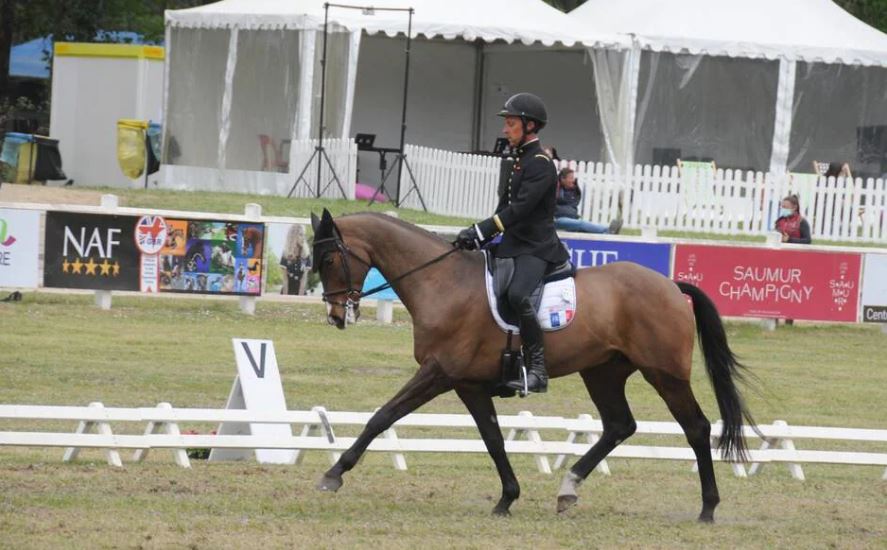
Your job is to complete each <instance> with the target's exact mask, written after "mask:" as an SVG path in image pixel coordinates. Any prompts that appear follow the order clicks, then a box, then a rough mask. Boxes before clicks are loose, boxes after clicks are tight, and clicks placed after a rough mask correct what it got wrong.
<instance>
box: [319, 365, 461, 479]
mask: <svg viewBox="0 0 887 550" xmlns="http://www.w3.org/2000/svg"><path fill="white" fill-rule="evenodd" d="M451 389H453V381H452V380H451V379H450V378H449V377H448V376H446V375H445V374H444V373H443V371H442V370H441V369H440V367H439V366H438V365H437V364H436V363H434V362H431V361H428V362H425V363H423V364H422V366H421V367H420V368H419V370H418V372H416V374H415V375H414V376H413V378H411V379H410V381H409V382H407V383H406V385H404V387H403V388H401V389H400V391H398V392H397V394H396V395H395V396H394V397H393V398H391V400H390V401H388V403H385V405H383V406H382V408H380V409H379V410H378V411H376V413H375V414H374V415H373V416H372V418H370V421H369V422H367V425H366V426H365V427H364V429H363V431H362V432H361V433H360V435H359V436H358V438H357V439H356V440H355V441H354V444H352V445H351V447H350V448H349V449H348V450H347V451H345V452H344V453H342V456H341V457H339V460H338V461H336V464H335V465H334V466H333V467H332V468H330V469H329V470H327V472H326V473H325V474H324V475H323V478H321V480H320V482H318V484H317V488H318V489H320V490H321V491H337V490H338V489H339V487H341V486H342V474H344V473H345V472H347V471H349V470H351V469H352V468H354V466H355V465H356V464H357V462H358V460H360V457H361V455H363V453H364V452H365V451H366V449H367V447H369V445H370V443H371V442H372V441H373V439H375V438H376V436H377V435H379V434H380V433H382V432H384V431H385V430H387V429H388V428H390V427H391V425H392V424H394V423H395V422H397V421H398V420H400V419H401V418H403V417H404V416H406V415H408V414H409V413H411V412H413V411H415V410H416V409H418V408H419V407H421V406H422V405H424V404H425V403H427V402H429V401H431V400H432V399H434V398H435V397H437V396H438V395H440V394H442V393H444V392H447V391H450V390H451Z"/></svg>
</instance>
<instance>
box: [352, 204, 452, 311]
mask: <svg viewBox="0 0 887 550" xmlns="http://www.w3.org/2000/svg"><path fill="white" fill-rule="evenodd" d="M367 220H368V221H367V223H362V224H360V227H359V228H358V227H355V229H354V231H355V235H356V237H357V238H358V239H359V240H360V241H362V242H363V245H364V246H366V247H367V251H368V253H369V254H370V257H371V259H372V262H373V264H374V265H375V266H376V267H377V268H378V269H379V271H380V272H381V273H382V275H383V276H384V277H385V280H386V281H392V280H394V279H396V278H397V277H400V276H401V275H403V274H404V273H407V272H408V271H411V270H413V269H415V268H417V267H419V266H421V265H422V264H424V263H426V262H430V261H431V260H433V259H435V258H437V257H439V256H440V255H442V254H445V253H446V252H447V251H448V250H449V245H447V243H445V242H442V241H441V240H439V239H436V238H434V237H432V236H430V235H427V234H425V233H423V232H422V231H421V230H418V229H415V230H412V229H411V228H409V227H407V226H404V225H401V224H399V223H397V222H395V221H388V220H385V219H381V218H376V217H368V218H367ZM355 225H357V224H355ZM443 265H445V263H443V264H433V265H431V266H428V267H427V268H425V269H422V270H420V271H417V272H416V273H414V274H411V275H409V276H408V277H406V278H405V279H404V280H402V281H395V282H394V283H393V284H392V288H394V290H395V292H397V295H398V297H399V298H400V300H401V301H402V302H403V304H404V306H405V307H406V308H407V310H409V311H410V312H413V306H414V304H416V303H418V301H419V296H421V295H422V294H423V293H426V292H435V291H436V290H437V289H436V288H432V287H433V286H434V285H435V284H437V283H436V281H437V280H438V278H437V277H430V275H431V274H432V273H433V272H434V271H435V270H436V269H440V268H441V267H442V266H443ZM444 269H446V268H444Z"/></svg>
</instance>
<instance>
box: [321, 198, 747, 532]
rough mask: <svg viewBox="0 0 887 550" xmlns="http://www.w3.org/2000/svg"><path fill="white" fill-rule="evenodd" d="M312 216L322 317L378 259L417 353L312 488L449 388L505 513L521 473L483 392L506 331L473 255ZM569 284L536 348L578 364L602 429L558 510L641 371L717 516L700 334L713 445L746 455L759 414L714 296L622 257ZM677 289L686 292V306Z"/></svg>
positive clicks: (338, 307) (341, 321)
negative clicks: (407, 373) (566, 315)
mask: <svg viewBox="0 0 887 550" xmlns="http://www.w3.org/2000/svg"><path fill="white" fill-rule="evenodd" d="M311 222H312V225H313V227H314V242H313V252H314V259H315V262H314V266H315V267H314V269H315V270H318V271H319V274H320V280H321V283H322V284H323V288H324V293H323V296H324V301H325V302H326V303H327V310H328V311H327V320H328V322H329V323H330V324H332V325H335V326H336V327H338V328H339V329H344V328H346V326H347V324H348V322H349V318H351V317H353V318H354V320H356V318H357V317H359V315H360V309H359V308H360V298H361V296H362V293H361V290H360V289H361V288H362V286H363V281H364V278H365V276H366V274H367V271H368V270H369V269H370V267H371V266H372V267H376V268H378V269H379V271H380V272H381V273H382V274H383V275H384V276H385V279H386V280H387V281H389V282H390V283H391V285H392V287H393V288H394V290H395V291H396V292H397V295H398V296H399V297H400V299H401V301H402V302H403V304H404V306H406V308H407V310H408V311H409V313H410V315H411V317H412V322H413V355H414V357H415V359H416V361H417V362H418V364H419V369H418V371H417V372H416V373H415V375H414V376H413V378H412V379H411V380H409V381H408V382H407V383H406V385H404V386H403V388H401V389H400V391H398V392H397V394H396V395H395V396H394V397H393V398H392V399H391V400H390V401H388V402H387V403H386V404H385V405H384V406H382V407H381V408H380V409H379V410H378V411H377V412H376V413H375V414H374V415H373V416H372V417H371V418H370V420H369V422H368V423H367V425H366V427H365V428H364V429H363V431H362V432H361V434H360V435H359V436H358V438H357V439H356V440H355V442H354V444H353V445H352V446H351V448H349V449H348V450H347V451H345V452H344V453H343V454H342V455H341V457H340V458H339V460H338V461H337V462H336V464H335V465H334V466H332V467H331V468H330V469H329V470H328V471H327V472H326V473H325V474H324V475H323V477H322V478H321V480H320V481H319V483H318V488H319V489H321V490H325V491H337V490H338V489H339V488H340V487H341V486H342V475H343V474H344V473H345V472H347V471H349V470H351V469H352V468H353V467H354V466H355V465H356V464H357V463H358V461H359V459H360V457H361V455H362V454H363V453H364V452H365V451H366V449H367V447H368V446H369V444H370V442H371V441H372V440H373V439H374V438H375V437H376V436H378V435H379V434H381V433H382V432H384V431H385V430H387V429H388V428H389V427H390V426H391V425H392V424H394V423H395V422H396V421H397V420H399V419H400V418H402V417H404V416H405V415H407V414H409V413H411V412H413V411H415V410H416V409H417V408H419V407H420V406H422V405H423V404H425V403H427V402H428V401H430V400H431V399H433V398H434V397H436V396H438V395H440V394H442V393H445V392H448V391H450V390H455V391H456V394H457V395H458V396H459V398H460V399H461V400H462V402H463V403H464V404H465V406H466V407H467V409H468V411H469V413H471V416H472V417H473V419H474V421H475V423H476V424H477V428H478V430H479V431H480V435H481V437H482V438H483V441H484V444H485V445H486V447H487V450H488V452H489V454H490V456H491V457H492V459H493V462H494V463H495V465H496V469H497V471H498V473H499V478H500V480H501V483H502V496H501V498H500V500H499V501H498V502H497V504H496V506H495V507H494V508H493V513H494V514H496V515H508V514H509V508H510V506H511V504H512V503H513V502H514V500H516V499H517V498H518V496H519V495H520V486H519V485H518V482H517V478H516V477H515V475H514V472H513V470H512V467H511V464H510V463H509V460H508V457H507V456H506V453H505V443H504V440H503V437H502V432H501V431H500V429H499V426H498V424H497V420H496V409H495V407H494V405H493V400H492V397H491V392H490V391H489V387H490V382H491V381H495V380H498V378H499V376H500V353H501V350H502V348H503V343H504V335H503V333H502V331H501V330H500V329H499V327H498V326H497V325H496V323H495V321H494V320H493V316H492V314H491V313H490V309H489V306H488V302H487V298H486V295H485V293H486V289H485V285H484V269H485V265H484V260H483V257H482V254H481V253H480V252H468V251H463V250H455V249H454V248H453V245H452V243H449V242H447V241H445V240H443V239H442V238H440V237H438V236H436V235H434V234H432V233H430V232H428V231H425V230H424V229H421V228H419V227H416V226H414V225H411V224H408V223H406V222H403V221H400V220H398V219H395V218H392V217H390V216H386V215H383V214H375V213H361V214H351V215H347V216H342V217H339V218H338V219H336V220H333V217H332V215H331V214H330V213H329V211H327V210H326V209H324V211H323V215H322V217H321V218H320V219H318V218H317V216H315V215H314V214H312V215H311ZM417 267H420V268H422V269H421V271H419V270H417ZM405 275H406V277H405ZM576 293H577V303H578V305H579V308H578V309H577V311H576V313H575V317H574V319H573V321H572V323H571V324H570V325H569V326H567V327H566V328H563V329H561V330H559V331H556V332H547V333H545V337H544V340H545V359H546V363H547V366H548V371H549V374H550V376H551V377H559V376H566V375H568V374H572V373H575V372H578V373H579V374H580V376H581V377H582V380H583V381H584V382H585V386H586V388H587V390H588V393H589V394H590V395H591V399H592V401H593V402H594V404H595V406H596V407H597V409H598V412H599V414H600V418H601V421H602V423H603V433H602V435H601V437H600V439H599V440H598V441H597V443H595V444H594V445H593V446H592V447H591V449H590V450H589V451H588V452H587V453H586V454H585V455H584V456H582V457H581V458H580V459H579V460H578V461H577V462H576V463H575V464H574V465H573V466H572V468H570V470H569V471H567V473H566V474H565V476H564V478H563V481H562V484H561V487H560V491H559V493H558V497H557V509H558V512H562V511H565V510H566V509H568V508H570V507H571V506H573V505H574V504H575V503H576V502H577V500H578V496H577V492H576V489H577V488H578V486H579V485H580V483H581V482H582V481H583V480H584V479H585V478H586V477H587V476H588V475H589V473H591V471H592V470H593V469H594V467H595V466H597V464H598V463H599V462H600V461H601V460H602V459H604V458H605V457H606V456H607V454H608V453H609V452H610V451H612V450H613V449H614V448H615V447H616V446H617V445H619V444H620V443H621V442H623V441H624V440H626V439H627V438H628V437H629V436H631V435H632V434H633V433H634V431H635V429H636V425H635V420H634V418H633V417H632V414H631V410H630V409H629V406H628V403H627V401H626V398H625V382H626V380H627V379H628V377H629V376H630V375H631V374H633V373H634V372H635V371H640V372H641V374H642V375H643V377H644V379H645V380H647V382H649V383H650V384H651V385H652V386H653V387H654V388H655V389H656V391H657V392H658V393H659V395H660V396H661V397H662V399H663V400H664V401H665V403H666V404H667V405H668V408H669V410H670V411H671V414H672V415H673V416H674V418H675V419H676V420H677V421H678V423H679V424H680V425H681V428H682V429H683V431H684V433H685V435H686V438H687V441H688V442H689V444H690V446H691V447H692V448H693V452H694V453H695V455H696V460H697V463H698V466H699V478H700V481H701V485H702V512H701V513H700V515H699V520H700V521H706V522H710V521H713V520H714V509H715V507H716V506H717V504H718V502H719V501H720V497H719V496H718V488H717V484H716V481H715V475H714V468H713V466H712V451H711V441H710V436H711V425H710V423H709V421H708V419H707V418H706V417H705V414H703V412H702V409H701V408H700V407H699V404H698V403H697V402H696V398H695V397H694V396H693V391H692V390H691V388H690V367H691V362H692V352H693V344H694V340H695V336H696V334H698V336H699V339H700V341H701V347H702V352H703V356H704V358H705V365H706V368H707V371H708V375H709V378H710V380H711V383H712V386H713V387H714V392H715V396H716V398H717V402H718V408H719V409H720V413H721V417H722V419H723V431H722V434H721V436H720V438H719V440H718V446H719V447H720V449H721V451H722V455H723V457H724V458H726V459H730V460H745V458H746V449H747V447H746V443H745V439H744V436H743V433H742V425H743V419H745V420H746V421H747V422H748V423H749V424H750V425H751V426H754V421H753V419H752V418H751V416H750V414H749V413H748V410H747V409H746V407H745V404H744V402H743V399H742V397H741V395H740V392H739V390H738V388H737V386H736V385H735V383H734V381H735V380H737V379H740V378H741V377H742V372H741V371H742V369H744V367H743V366H742V365H741V364H740V363H739V362H738V361H737V359H736V356H735V355H734V354H733V352H732V351H731V350H730V347H729V346H728V343H727V337H726V334H725V332H724V326H723V324H722V322H721V318H720V316H719V314H718V312H717V309H716V308H715V306H714V304H713V303H712V302H711V300H710V299H709V298H708V297H707V296H706V295H705V294H704V293H703V292H702V291H701V290H699V289H698V288H696V287H695V286H692V285H689V284H686V283H675V282H673V281H671V280H669V279H668V278H666V277H664V276H662V275H661V274H659V273H656V272H654V271H652V270H650V269H647V268H645V267H642V266H640V265H637V264H634V263H629V262H616V263H612V264H608V265H605V266H602V267H594V268H587V269H580V270H578V271H577V273H576ZM685 295H688V296H690V297H691V298H692V302H693V305H692V309H691V307H690V306H689V305H688V303H687V299H686V297H685Z"/></svg>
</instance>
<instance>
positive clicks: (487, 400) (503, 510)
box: [456, 384, 520, 516]
mask: <svg viewBox="0 0 887 550" xmlns="http://www.w3.org/2000/svg"><path fill="white" fill-rule="evenodd" d="M456 393H457V394H458V395H459V398H460V399H461V400H462V402H463V403H465V406H466V407H467V408H468V412H470V413H471V416H472V418H474V423H475V424H477V429H478V430H479V431H480V436H481V438H483V440H484V445H486V446H487V452H489V453H490V456H491V457H492V458H493V462H494V463H495V464H496V470H497V471H498V472H499V479H500V480H501V481H502V498H500V499H499V502H498V503H497V504H496V507H495V508H493V514H495V515H497V516H507V515H509V511H508V508H509V507H510V506H511V503H512V502H514V501H515V500H517V497H518V496H520V485H518V483H517V478H516V477H515V476H514V470H512V469H511V463H510V462H509V461H508V455H506V454H505V440H504V439H503V438H502V430H500V429H499V424H498V422H497V420H496V407H495V405H493V398H492V397H490V395H489V393H487V392H486V391H485V389H484V388H483V387H482V386H479V385H468V384H464V385H458V386H456Z"/></svg>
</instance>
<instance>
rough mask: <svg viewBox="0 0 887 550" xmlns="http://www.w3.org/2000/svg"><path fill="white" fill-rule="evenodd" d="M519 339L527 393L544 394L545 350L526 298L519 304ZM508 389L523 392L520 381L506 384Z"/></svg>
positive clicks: (546, 386) (545, 384) (532, 310)
mask: <svg viewBox="0 0 887 550" xmlns="http://www.w3.org/2000/svg"><path fill="white" fill-rule="evenodd" d="M518 313H519V314H520V337H521V341H523V348H524V365H526V367H527V391H528V392H530V393H545V392H546V391H548V372H547V371H546V370H545V348H544V346H543V345H542V327H540V326H539V321H538V320H537V319H536V310H535V309H534V308H533V304H532V303H530V300H529V299H528V298H524V299H523V300H521V303H520V311H519V312H518ZM507 386H508V387H509V388H512V389H515V390H518V391H521V392H522V391H523V390H524V386H523V384H522V383H521V381H520V380H513V381H511V382H509V383H508V384H507Z"/></svg>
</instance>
